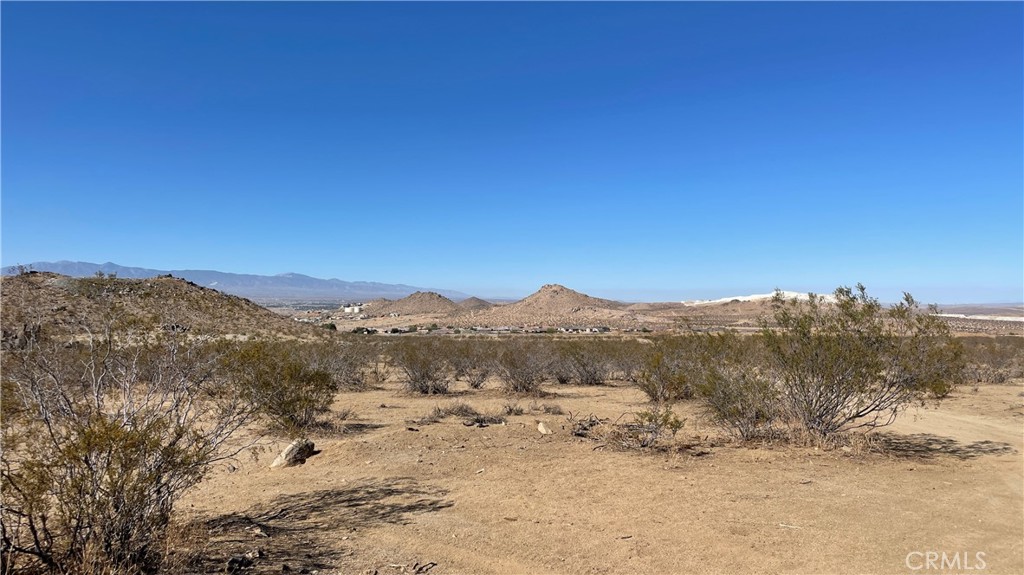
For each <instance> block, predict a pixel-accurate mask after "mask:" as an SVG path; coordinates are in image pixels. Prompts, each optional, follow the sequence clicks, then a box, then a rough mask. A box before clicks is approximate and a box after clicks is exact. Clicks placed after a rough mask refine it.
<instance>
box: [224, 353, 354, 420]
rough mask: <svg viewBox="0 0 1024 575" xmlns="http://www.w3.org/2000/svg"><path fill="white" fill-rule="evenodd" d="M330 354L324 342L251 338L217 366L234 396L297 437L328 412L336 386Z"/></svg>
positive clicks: (336, 380) (336, 381) (337, 385)
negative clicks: (227, 376) (231, 383)
mask: <svg viewBox="0 0 1024 575" xmlns="http://www.w3.org/2000/svg"><path fill="white" fill-rule="evenodd" d="M333 352H334V350H333V349H330V348H327V347H326V346H324V345H313V344H303V343H299V342H293V341H263V340H256V341H250V342H245V343H242V344H239V345H238V346H237V347H235V348H234V349H232V350H231V351H230V352H229V353H228V354H227V355H226V356H225V357H224V359H223V364H224V368H225V370H226V371H227V372H228V373H229V374H230V376H231V378H232V380H233V381H234V384H235V388H236V390H237V392H238V394H239V395H240V397H242V398H244V399H245V400H246V401H247V402H250V403H252V404H253V405H256V406H258V408H259V410H260V412H261V413H262V414H263V416H264V417H265V418H266V419H267V420H269V421H270V423H271V424H272V425H273V426H274V427H275V428H276V429H278V430H280V431H282V432H284V433H286V434H287V435H289V436H290V437H298V436H301V435H303V434H304V433H306V431H307V430H309V429H310V428H312V427H313V426H315V425H316V424H317V422H318V419H319V418H320V416H322V415H323V414H325V413H327V412H328V411H330V409H331V403H332V402H333V400H334V395H335V394H336V393H337V392H338V390H339V387H340V385H339V381H338V379H337V378H336V377H335V375H334V372H333V370H332V369H331V367H332V365H331V364H332V363H333V361H334V359H335V358H336V356H335V355H334V353H333Z"/></svg>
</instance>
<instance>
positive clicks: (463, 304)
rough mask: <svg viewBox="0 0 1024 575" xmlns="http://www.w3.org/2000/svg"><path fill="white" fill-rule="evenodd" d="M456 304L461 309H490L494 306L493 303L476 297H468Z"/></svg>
mask: <svg viewBox="0 0 1024 575" xmlns="http://www.w3.org/2000/svg"><path fill="white" fill-rule="evenodd" d="M458 306H459V309H461V310H463V311H477V310H482V309H490V308H492V307H494V304H493V303H491V302H489V301H486V300H482V299H480V298H478V297H470V298H466V299H464V300H462V301H460V302H459V303H458Z"/></svg>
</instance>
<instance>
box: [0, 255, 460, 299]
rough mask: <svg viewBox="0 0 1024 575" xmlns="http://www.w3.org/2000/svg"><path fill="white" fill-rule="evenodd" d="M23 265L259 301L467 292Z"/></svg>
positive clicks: (107, 266) (295, 277) (297, 277)
mask: <svg viewBox="0 0 1024 575" xmlns="http://www.w3.org/2000/svg"><path fill="white" fill-rule="evenodd" d="M24 268H27V269H30V270H34V271H38V272H53V273H58V274H62V275H66V276H71V277H89V276H93V275H96V272H102V273H104V274H108V275H109V274H116V275H117V277H119V278H135V279H141V278H150V277H155V276H162V275H168V274H170V275H172V276H174V277H177V278H182V279H186V280H188V281H190V282H193V283H196V284H198V285H201V286H204V287H208V288H213V289H216V290H218V291H221V292H224V293H228V294H232V295H237V296H242V297H245V298H249V299H252V300H256V301H260V302H270V301H275V300H276V301H291V302H294V301H311V300H327V301H338V302H356V301H367V300H372V299H376V298H388V299H397V298H402V297H405V296H408V295H410V294H413V293H415V292H418V291H433V292H436V293H439V294H441V295H443V296H445V297H447V298H449V299H451V300H455V301H459V300H464V299H466V298H468V297H469V295H468V294H464V293H462V292H458V291H453V290H440V289H430V288H422V287H416V286H410V285H404V284H385V283H378V282H349V281H343V280H339V279H328V280H325V279H320V278H314V277H310V276H307V275H302V274H296V273H286V274H280V275H276V276H261V275H253V274H233V273H227V272H219V271H214V270H155V269H149V268H136V267H127V266H121V265H118V264H115V263H111V262H107V263H104V264H94V263H90V262H70V261H59V262H34V263H31V264H28V265H25V266H24ZM19 269H20V268H19V266H7V267H5V268H3V269H2V270H0V271H2V273H3V275H15V274H17V273H18V272H19Z"/></svg>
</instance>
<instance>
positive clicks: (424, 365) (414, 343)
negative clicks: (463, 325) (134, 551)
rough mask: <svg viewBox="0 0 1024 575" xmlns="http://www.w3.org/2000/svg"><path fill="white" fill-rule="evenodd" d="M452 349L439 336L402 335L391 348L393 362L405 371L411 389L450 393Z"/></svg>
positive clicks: (408, 387)
mask: <svg viewBox="0 0 1024 575" xmlns="http://www.w3.org/2000/svg"><path fill="white" fill-rule="evenodd" d="M449 351H450V350H449V349H447V347H446V346H445V345H444V342H442V341H441V340H440V339H438V338H436V337H430V336H425V337H408V336H406V337H403V338H402V339H400V340H399V341H397V342H395V343H393V344H392V345H391V346H390V347H389V348H388V352H389V355H390V357H391V362H392V363H393V364H394V365H396V366H398V368H399V369H401V370H402V372H403V373H404V374H405V378H406V383H405V385H406V389H407V390H408V391H410V392H412V393H422V394H435V393H448V383H449V376H448V363H449V362H448V354H449Z"/></svg>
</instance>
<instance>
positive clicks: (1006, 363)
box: [961, 336, 1024, 383]
mask: <svg viewBox="0 0 1024 575" xmlns="http://www.w3.org/2000/svg"><path fill="white" fill-rule="evenodd" d="M961 341H962V342H963V345H964V353H965V356H966V358H967V373H966V379H967V381H971V382H974V383H1006V382H1008V381H1010V380H1013V379H1020V378H1024V338H1021V337H1013V336H1001V337H965V338H962V339H961Z"/></svg>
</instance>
